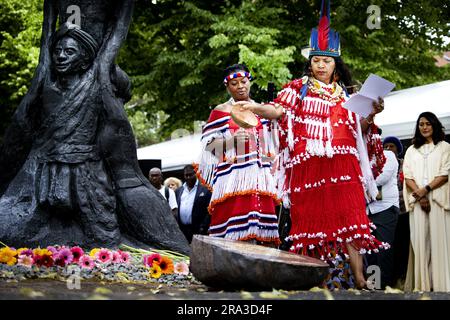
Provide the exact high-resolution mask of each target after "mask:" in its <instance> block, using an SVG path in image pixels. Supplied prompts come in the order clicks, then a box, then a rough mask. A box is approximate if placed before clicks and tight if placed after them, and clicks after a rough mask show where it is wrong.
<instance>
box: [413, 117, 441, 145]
mask: <svg viewBox="0 0 450 320" xmlns="http://www.w3.org/2000/svg"><path fill="white" fill-rule="evenodd" d="M422 117H423V118H425V119H427V120H428V121H430V123H431V126H432V127H433V135H432V138H433V143H434V144H438V143H439V142H440V141H442V140H444V139H445V132H444V127H443V126H442V123H441V122H440V121H439V119H438V117H436V115H435V114H434V113H433V112H430V111H425V112H422V113H421V114H420V115H419V117H418V118H417V121H416V129H415V132H414V138H413V139H412V143H413V145H414V147H415V148H416V149H418V148H420V147H421V146H422V145H424V144H425V143H426V139H425V138H424V137H423V136H422V134H421V133H420V130H419V121H420V118H422Z"/></svg>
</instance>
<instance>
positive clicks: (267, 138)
mask: <svg viewBox="0 0 450 320" xmlns="http://www.w3.org/2000/svg"><path fill="white" fill-rule="evenodd" d="M250 81H251V75H250V73H249V70H248V68H247V67H246V66H245V65H242V64H236V65H232V66H230V67H228V68H227V69H226V70H225V79H224V84H225V87H226V88H227V91H228V93H229V94H230V95H231V98H230V99H229V100H228V101H227V102H225V103H223V104H220V105H218V106H217V107H215V108H214V110H213V111H212V112H211V114H210V116H209V119H208V122H207V124H206V125H205V126H204V128H203V135H202V145H203V148H204V149H203V152H202V156H201V160H200V161H199V163H198V164H197V165H196V172H197V175H198V177H199V179H200V181H201V182H202V183H203V184H204V185H206V186H207V187H208V188H209V189H210V190H211V191H212V197H211V203H210V206H209V213H210V215H211V224H210V228H209V235H210V236H214V237H223V238H228V239H233V240H242V241H253V242H257V243H264V244H266V245H269V246H276V245H278V244H279V236H278V221H277V216H276V213H275V206H276V205H277V204H278V203H279V201H277V196H276V186H275V182H274V179H273V176H272V174H271V166H272V160H273V158H274V155H275V152H276V134H274V127H273V124H272V122H271V121H269V120H266V119H262V118H260V117H257V119H258V124H257V125H256V126H255V127H252V128H247V129H243V128H241V127H239V125H238V124H237V123H236V122H235V121H234V120H233V119H232V116H231V109H232V106H233V105H234V104H236V103H238V104H240V103H249V102H253V100H251V99H250V96H249V93H250Z"/></svg>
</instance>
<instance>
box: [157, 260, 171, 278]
mask: <svg viewBox="0 0 450 320" xmlns="http://www.w3.org/2000/svg"><path fill="white" fill-rule="evenodd" d="M159 267H160V268H161V273H163V274H172V273H173V261H172V259H170V258H168V257H161V261H160V262H159Z"/></svg>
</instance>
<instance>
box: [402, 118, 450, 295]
mask: <svg viewBox="0 0 450 320" xmlns="http://www.w3.org/2000/svg"><path fill="white" fill-rule="evenodd" d="M444 137H445V134H444V131H443V127H442V124H441V122H440V121H439V119H438V118H437V117H436V115H434V114H433V113H431V112H423V113H421V114H420V115H419V117H418V119H417V123H416V130H415V134H414V138H413V140H412V143H413V145H411V146H410V147H409V148H408V150H407V151H406V154H405V159H404V162H403V173H404V176H405V182H404V184H405V185H404V189H403V194H404V200H405V205H406V208H407V210H408V211H409V214H410V218H409V223H410V229H411V246H410V250H409V261H408V271H407V275H406V281H405V291H441V292H450V201H449V198H450V189H449V182H448V178H449V170H450V144H448V143H447V142H445V141H444Z"/></svg>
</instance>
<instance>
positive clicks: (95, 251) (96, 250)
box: [89, 248, 100, 258]
mask: <svg viewBox="0 0 450 320" xmlns="http://www.w3.org/2000/svg"><path fill="white" fill-rule="evenodd" d="M99 251H100V248H94V249H92V250H91V252H89V256H91V257H93V258H94V257H95V254H96V253H97V252H99Z"/></svg>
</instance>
